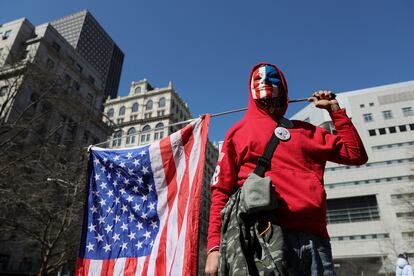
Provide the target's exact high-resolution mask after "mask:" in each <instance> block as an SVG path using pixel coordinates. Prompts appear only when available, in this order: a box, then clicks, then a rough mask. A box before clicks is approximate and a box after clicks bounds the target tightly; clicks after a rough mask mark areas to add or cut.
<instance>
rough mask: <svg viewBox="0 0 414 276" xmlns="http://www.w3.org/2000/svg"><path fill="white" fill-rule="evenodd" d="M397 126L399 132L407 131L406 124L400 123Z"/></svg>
mask: <svg viewBox="0 0 414 276" xmlns="http://www.w3.org/2000/svg"><path fill="white" fill-rule="evenodd" d="M398 128H399V129H400V132H405V131H407V126H406V125H400V126H398Z"/></svg>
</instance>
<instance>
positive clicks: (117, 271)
mask: <svg viewBox="0 0 414 276" xmlns="http://www.w3.org/2000/svg"><path fill="white" fill-rule="evenodd" d="M128 259H129V258H128ZM126 262H127V258H119V259H115V264H114V266H113V271H112V275H114V276H119V275H124V274H125V271H124V269H125V263H126ZM101 275H102V272H101ZM107 275H111V274H107Z"/></svg>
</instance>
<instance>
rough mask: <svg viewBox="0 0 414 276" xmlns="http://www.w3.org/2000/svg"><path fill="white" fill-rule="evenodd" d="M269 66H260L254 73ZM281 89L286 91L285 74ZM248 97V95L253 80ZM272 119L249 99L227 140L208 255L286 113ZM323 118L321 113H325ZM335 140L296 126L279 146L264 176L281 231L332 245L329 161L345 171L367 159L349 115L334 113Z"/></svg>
mask: <svg viewBox="0 0 414 276" xmlns="http://www.w3.org/2000/svg"><path fill="white" fill-rule="evenodd" d="M263 64H267V65H271V66H274V67H276V66H275V65H273V64H269V63H260V64H257V65H255V66H254V67H253V69H252V73H253V71H254V70H255V69H256V68H257V67H259V66H261V65H263ZM276 69H277V70H278V72H279V75H280V76H281V81H282V88H283V89H284V91H285V93H286V94H287V92H288V88H287V84H286V80H285V78H284V76H283V73H282V72H281V71H280V70H279V69H278V68H277V67H276ZM252 73H251V74H250V77H249V85H248V91H250V79H251V75H252ZM285 98H286V107H285V108H282V110H281V111H278V112H279V113H276V112H275V113H274V114H270V113H269V112H267V111H266V110H263V109H261V108H260V107H259V106H258V105H257V104H256V102H255V101H254V100H253V98H252V96H251V93H249V104H248V109H247V112H246V114H245V116H244V117H243V118H242V119H241V120H240V121H239V122H237V123H236V124H235V125H233V126H232V127H231V128H230V129H229V131H228V132H227V134H226V137H225V140H224V144H223V147H222V149H221V153H220V155H219V160H218V163H217V167H216V172H215V174H214V176H213V178H212V182H211V198H212V202H211V209H210V224H209V230H208V239H207V240H208V242H207V250H208V251H210V250H214V249H218V247H219V245H220V238H221V233H220V229H221V218H220V212H221V210H222V209H223V207H224V205H225V204H226V203H227V201H228V199H229V197H230V196H231V195H232V193H234V192H235V191H236V190H237V188H240V187H241V186H242V185H243V183H244V181H245V180H246V178H247V177H248V176H249V174H250V173H251V172H252V171H253V170H254V168H255V167H256V164H257V161H258V158H259V157H260V156H262V155H263V153H264V150H265V147H266V145H267V143H268V142H269V140H270V138H271V136H272V133H273V131H274V129H275V128H276V127H277V125H278V124H277V119H278V117H280V116H282V115H283V114H284V113H285V111H286V109H287V101H288V97H285ZM321 112H323V111H322V110H321ZM330 116H331V118H332V122H333V124H334V126H335V129H336V130H337V134H336V135H334V134H331V133H330V132H328V131H327V130H325V129H323V128H321V127H317V126H314V125H312V124H309V123H306V122H302V121H296V120H293V121H292V123H293V128H290V129H289V132H290V135H291V138H290V139H289V140H288V141H281V142H280V143H279V145H278V147H277V148H276V151H275V153H274V154H273V157H272V160H271V165H270V168H269V169H268V170H267V171H266V173H265V175H266V176H269V177H270V178H271V179H272V183H273V184H274V185H275V188H276V194H277V199H278V202H279V206H278V208H277V210H276V212H277V214H278V219H279V223H280V225H281V226H283V227H285V228H287V229H292V230H299V231H306V232H310V233H313V234H316V235H319V236H322V237H323V238H326V239H329V236H328V232H327V229H326V193H325V189H324V184H323V175H324V170H325V165H326V162H327V161H332V162H336V163H340V164H347V165H362V164H364V163H366V162H367V160H368V157H367V154H366V151H365V149H364V146H363V144H362V141H361V138H360V137H359V135H358V133H357V131H356V129H355V127H354V126H353V124H352V122H351V120H350V119H349V118H348V117H347V115H346V113H345V110H344V109H340V110H338V111H335V112H330Z"/></svg>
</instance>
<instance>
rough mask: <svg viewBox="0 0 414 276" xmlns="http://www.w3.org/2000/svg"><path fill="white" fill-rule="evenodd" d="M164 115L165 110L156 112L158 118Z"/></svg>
mask: <svg viewBox="0 0 414 276" xmlns="http://www.w3.org/2000/svg"><path fill="white" fill-rule="evenodd" d="M164 114H165V110H158V111H157V116H158V117H160V116H164Z"/></svg>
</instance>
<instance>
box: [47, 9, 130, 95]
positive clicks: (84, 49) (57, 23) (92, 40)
mask: <svg viewBox="0 0 414 276" xmlns="http://www.w3.org/2000/svg"><path fill="white" fill-rule="evenodd" d="M50 24H51V25H52V26H53V27H54V28H55V29H56V30H57V31H58V32H59V33H60V34H61V35H62V36H63V37H64V38H65V39H66V40H67V41H68V42H69V43H70V45H72V47H73V48H74V49H75V50H76V51H77V52H78V53H79V54H80V55H81V56H82V57H83V58H84V59H85V60H87V61H88V62H89V64H90V65H91V66H92V67H93V68H94V69H95V70H96V71H97V72H98V73H99V77H100V80H101V82H102V87H103V90H104V95H105V99H106V98H107V97H110V98H116V96H117V95H118V87H119V81H120V78H121V71H122V64H123V61H124V53H123V52H122V51H121V49H120V48H119V47H118V46H117V45H116V44H115V42H114V41H113V40H112V39H111V37H110V36H109V35H108V34H107V33H106V31H105V30H104V29H103V28H102V26H101V25H100V24H99V23H98V21H97V20H96V19H95V18H94V17H93V16H92V14H91V13H90V12H88V11H86V10H84V11H80V12H78V13H75V14H71V15H68V16H65V17H63V18H61V19H57V20H54V21H52V22H50Z"/></svg>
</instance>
